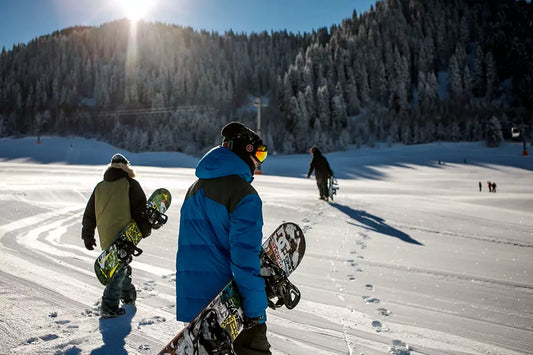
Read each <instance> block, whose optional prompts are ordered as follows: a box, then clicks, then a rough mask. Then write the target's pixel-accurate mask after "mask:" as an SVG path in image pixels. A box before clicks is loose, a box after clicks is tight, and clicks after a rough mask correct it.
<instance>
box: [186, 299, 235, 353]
mask: <svg viewBox="0 0 533 355" xmlns="http://www.w3.org/2000/svg"><path fill="white" fill-rule="evenodd" d="M194 328H195V329H194V330H193V333H194V334H193V335H194V338H195V339H196V341H195V344H194V354H201V352H200V346H202V347H203V348H204V349H205V351H207V353H208V354H212V355H233V354H235V352H234V351H233V344H232V341H231V337H230V335H229V334H228V333H226V332H225V331H224V329H222V327H221V326H220V325H219V324H218V321H217V313H216V311H215V310H213V309H211V310H209V311H207V312H206V313H205V314H204V315H203V316H202V317H201V318H200V319H199V320H198V323H197V325H196V326H195V327H194Z"/></svg>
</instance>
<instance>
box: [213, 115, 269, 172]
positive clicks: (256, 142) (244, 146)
mask: <svg viewBox="0 0 533 355" xmlns="http://www.w3.org/2000/svg"><path fill="white" fill-rule="evenodd" d="M220 134H221V135H222V136H223V137H224V138H223V140H222V145H223V146H224V147H226V148H228V149H230V150H231V151H233V152H234V153H235V154H237V155H238V156H239V157H240V158H241V159H242V160H244V161H245V162H246V164H248V166H249V167H250V170H251V171H252V172H253V171H254V170H255V164H254V162H253V161H252V158H250V156H251V155H254V156H256V159H257V160H258V161H259V162H260V163H262V162H263V160H264V159H265V158H266V153H267V148H266V146H264V145H263V140H262V139H261V137H259V135H258V134H257V133H255V132H254V131H252V130H251V129H250V128H248V127H246V126H245V125H243V124H242V123H239V122H230V123H228V124H227V125H225V126H224V127H223V128H222V131H221V132H220ZM258 151H259V152H258Z"/></svg>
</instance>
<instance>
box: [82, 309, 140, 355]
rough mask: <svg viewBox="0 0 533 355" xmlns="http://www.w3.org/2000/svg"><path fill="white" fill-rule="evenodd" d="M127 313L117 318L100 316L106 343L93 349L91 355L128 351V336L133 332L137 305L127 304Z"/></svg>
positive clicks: (125, 352) (125, 354)
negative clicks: (132, 327) (133, 320)
mask: <svg viewBox="0 0 533 355" xmlns="http://www.w3.org/2000/svg"><path fill="white" fill-rule="evenodd" d="M125 308H126V314H125V315H123V316H120V317H116V318H109V319H104V318H100V327H99V328H100V333H101V334H102V340H103V342H104V345H102V346H101V347H100V348H98V349H94V350H93V351H91V355H99V354H101V355H104V354H114V355H115V354H117V355H118V354H124V355H127V354H128V352H127V351H126V349H125V347H124V346H125V345H126V337H127V336H128V335H129V334H130V332H131V320H132V319H133V317H134V316H135V313H137V308H136V307H135V306H127V307H125Z"/></svg>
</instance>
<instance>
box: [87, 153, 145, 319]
mask: <svg viewBox="0 0 533 355" xmlns="http://www.w3.org/2000/svg"><path fill="white" fill-rule="evenodd" d="M134 177H135V173H134V171H133V169H132V168H131V166H130V162H129V161H128V160H127V159H126V158H125V157H124V156H123V155H122V154H115V155H113V157H112V158H111V164H109V166H108V167H107V169H106V171H105V173H104V179H103V181H101V182H99V183H98V184H97V185H96V187H95V188H94V191H93V193H92V194H91V197H90V198H89V201H88V202H87V207H86V208H85V213H84V214H83V222H82V224H83V227H82V231H81V237H82V239H83V241H84V243H85V247H86V248H87V249H89V250H93V248H94V247H95V246H96V240H95V238H94V229H95V228H98V236H99V237H100V247H101V248H102V250H104V249H106V248H107V247H108V246H109V245H110V244H111V242H112V241H113V240H114V239H115V237H116V236H117V234H118V233H119V232H120V231H121V230H122V229H123V228H124V227H125V226H126V225H127V224H128V223H129V222H130V221H131V220H132V219H134V220H135V222H137V225H138V226H139V229H140V230H141V233H142V234H143V237H144V238H146V237H148V236H149V235H150V234H151V233H152V226H151V225H150V223H149V222H148V219H147V217H146V215H145V213H144V212H145V210H146V195H145V194H144V191H143V189H142V188H141V185H140V184H139V182H138V181H137V180H135V179H134ZM136 298H137V292H136V291H135V286H134V285H132V283H131V266H129V265H127V266H126V267H124V268H122V269H121V270H120V271H118V272H117V273H116V274H115V276H114V277H113V279H112V281H111V283H110V284H109V285H107V286H106V288H105V289H104V294H103V296H102V304H101V307H100V315H101V317H102V318H112V317H116V316H119V315H122V314H124V313H125V310H124V308H120V307H119V301H120V300H122V303H123V304H135V300H136Z"/></svg>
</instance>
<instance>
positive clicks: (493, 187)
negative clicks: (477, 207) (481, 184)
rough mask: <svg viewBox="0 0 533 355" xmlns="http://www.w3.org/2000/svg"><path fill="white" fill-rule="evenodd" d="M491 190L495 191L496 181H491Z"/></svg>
mask: <svg viewBox="0 0 533 355" xmlns="http://www.w3.org/2000/svg"><path fill="white" fill-rule="evenodd" d="M492 192H496V183H495V182H493V183H492Z"/></svg>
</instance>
